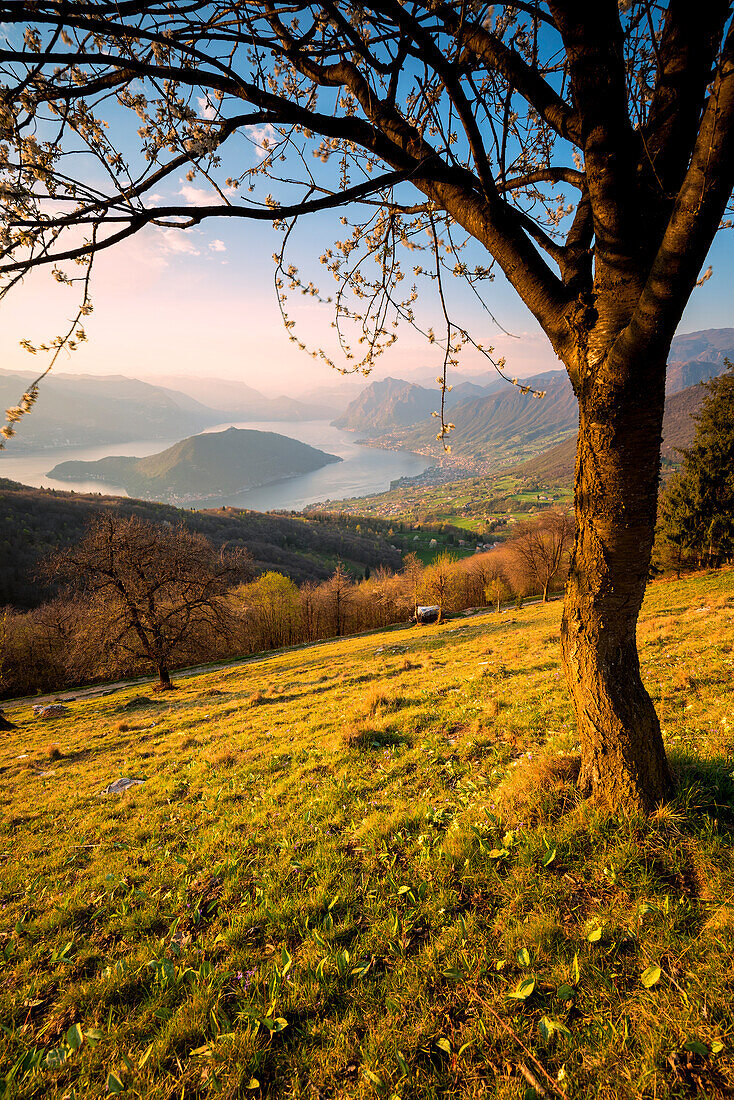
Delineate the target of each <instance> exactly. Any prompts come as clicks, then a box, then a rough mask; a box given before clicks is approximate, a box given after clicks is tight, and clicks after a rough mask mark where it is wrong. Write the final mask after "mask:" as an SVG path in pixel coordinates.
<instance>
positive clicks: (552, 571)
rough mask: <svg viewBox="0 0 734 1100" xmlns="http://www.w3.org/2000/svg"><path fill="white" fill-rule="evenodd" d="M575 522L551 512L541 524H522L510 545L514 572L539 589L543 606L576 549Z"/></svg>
mask: <svg viewBox="0 0 734 1100" xmlns="http://www.w3.org/2000/svg"><path fill="white" fill-rule="evenodd" d="M573 538H574V522H573V518H572V516H571V515H570V514H569V513H568V512H561V511H553V512H547V513H545V514H544V515H543V517H542V518H541V519H540V520H538V521H537V522H535V523H533V522H527V523H522V524H518V528H517V534H516V535H515V537H514V538H513V539H512V541H511V542H508V543H507V550H508V553H509V554H510V556H511V561H512V563H513V566H514V569H515V571H516V573H517V574H519V577H518V579H519V580H520V581H521V582H523V581H524V582H525V583H526V584H529V585H531V586H532V587H534V588H536V589H539V590H540V591H541V592H542V593H543V603H546V602H547V600H548V590H549V588H550V586H551V584H552V583H553V581H555V580H557V579H558V578H559V576H560V574H561V571H562V566H563V565H564V562H566V561H567V560H568V553H569V552H570V550H571V547H572V546H573Z"/></svg>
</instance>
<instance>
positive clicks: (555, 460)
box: [507, 385, 704, 485]
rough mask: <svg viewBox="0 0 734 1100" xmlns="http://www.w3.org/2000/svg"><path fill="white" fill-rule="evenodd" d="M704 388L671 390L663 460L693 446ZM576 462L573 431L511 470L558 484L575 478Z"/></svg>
mask: <svg viewBox="0 0 734 1100" xmlns="http://www.w3.org/2000/svg"><path fill="white" fill-rule="evenodd" d="M703 398H704V391H703V388H702V387H701V386H700V385H695V386H689V387H688V389H686V390H681V391H680V392H679V393H674V394H670V395H669V396H668V398H667V400H666V402H665V416H664V418H663V444H662V448H661V454H662V457H663V462H665V463H675V462H677V461H678V453H677V452H678V448H680V447H689V446H690V445H691V443H692V442H693V436H694V433H695V431H696V422H695V420H694V419H693V418H694V416H695V415H696V413H697V412H698V411H699V409H700V408H701V403H702V401H703ZM575 464H576V436H575V435H571V436H569V437H568V438H567V439H564V440H562V441H561V442H560V443H557V444H555V446H553V447H549V448H548V450H547V451H543V453H542V454H540V455H538V456H537V457H536V458H531V459H529V460H528V461H527V462H521V463H519V464H518V465H517V466H514V467H512V469H510V470H508V471H507V472H508V474H511V475H513V476H516V477H529V478H537V479H538V480H539V481H545V482H549V483H550V482H552V483H554V484H557V485H570V484H571V483H572V482H573V477H574V469H575Z"/></svg>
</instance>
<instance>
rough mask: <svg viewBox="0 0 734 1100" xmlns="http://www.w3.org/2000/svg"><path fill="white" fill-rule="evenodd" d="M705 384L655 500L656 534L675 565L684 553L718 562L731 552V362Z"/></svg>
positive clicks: (733, 512)
mask: <svg viewBox="0 0 734 1100" xmlns="http://www.w3.org/2000/svg"><path fill="white" fill-rule="evenodd" d="M701 385H702V386H703V388H704V389H705V390H706V397H705V398H704V402H703V405H702V406H701V411H700V413H699V414H698V416H696V418H695V419H696V421H697V428H696V435H695V437H694V440H693V443H692V445H691V446H690V447H689V448H687V449H685V450H681V452H680V453H681V455H682V458H683V464H682V468H681V469H680V470H679V471H677V472H676V473H675V474H673V476H672V478H671V480H670V484H669V485H668V488H667V490H666V492H665V493H664V495H663V498H662V501H661V509H660V510H661V519H662V523H661V527H662V535H663V539H664V541H665V542H667V543H668V544H669V545H670V546H671V547H672V548H673V550H674V560H675V564H676V567H677V569H678V570H680V566H681V564H682V561H683V559H684V557H685V556H689V555H695V556H696V557H697V559H698V562H699V564H703V563H704V562H706V564H708V565H718V564H720V563H721V562H722V561H725V560H727V559H728V558H731V556H732V554H734V365H733V364H732V363H729V362H728V361H727V371H726V373H725V374H722V375H721V376H720V377H718V378H712V379H710V380H709V381H708V382H702V383H701Z"/></svg>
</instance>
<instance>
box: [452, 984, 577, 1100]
mask: <svg viewBox="0 0 734 1100" xmlns="http://www.w3.org/2000/svg"><path fill="white" fill-rule="evenodd" d="M468 993H469V996H471V997H475V998H476V1000H478V1001H479V1003H480V1004H481V1005H482V1007H483V1008H486V1009H488V1010H489V1011H490V1012H491V1013H492V1015H493V1016H494V1018H495V1019H496V1020H497V1021H499V1024H500V1026H501V1027H503V1028H504V1029H505V1031H506V1032H507V1033H508V1034H509V1035H511V1036H512V1038H513V1039H514V1040H515V1042H516V1043H517V1044H518V1045H519V1046H521V1047H522V1049H523V1050H524V1051H525V1053H526V1054H527V1056H528V1058H530V1059H532V1061H533V1062H534V1063H535V1065H536V1066H537V1067H538V1069H539V1070H540V1072H541V1073H542V1074H543V1076H544V1077H545V1079H546V1080H547V1081H548V1082H549V1083H550V1086H551V1088H552V1089H553V1091H554V1092H555V1093H556V1094H557V1095H558V1096H560V1097H562V1100H569V1096H568V1094H567V1093H565V1092H564V1091H563V1089H562V1088H561V1087H560V1085H558V1083H557V1082H556V1081H554V1080H553V1078H552V1077H551V1075H550V1074H549V1073H548V1070H547V1069H546V1068H545V1067H544V1066H543V1065H541V1063H540V1062H539V1061H538V1059H537V1058H536V1057H535V1055H534V1054H533V1052H532V1051H531V1050H528V1048H527V1047H526V1046H525V1044H524V1043H523V1041H522V1039H521V1038H520V1036H519V1035H518V1034H517V1032H515V1031H513V1030H512V1028H511V1027H510V1025H509V1024H506V1023H505V1021H504V1020H503V1019H502V1017H501V1016H500V1015H499V1013H497V1012H495V1010H494V1009H493V1008H492V1006H491V1004H489V1003H488V1002H487V1001H485V1000H484V998H483V997H480V996H479V994H478V993H477V992H476V990H474V989H469V990H468ZM518 1068H519V1069H520V1072H521V1073H522V1063H520V1065H519V1066H518ZM525 1069H526V1071H527V1067H525ZM528 1072H529V1071H528ZM523 1076H525V1074H523ZM526 1080H527V1077H526ZM533 1087H537V1086H533Z"/></svg>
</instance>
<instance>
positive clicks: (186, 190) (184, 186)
mask: <svg viewBox="0 0 734 1100" xmlns="http://www.w3.org/2000/svg"><path fill="white" fill-rule="evenodd" d="M178 182H179V183H180V184H181V186H180V187H179V189H178V192H177V194H179V195H180V196H181V198H182V199H184V201H185V202H187V203H188V205H189V206H221V205H222V195H225V196H227V198H231V197H232V196H233V195H236V194H237V188H236V187H223V188H221V191H222V195H220V194H219V192H218V191H215V190H214V188H206V187H194V185H193V184H192V183H188V182H187V181H186V180H179V181H178Z"/></svg>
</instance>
